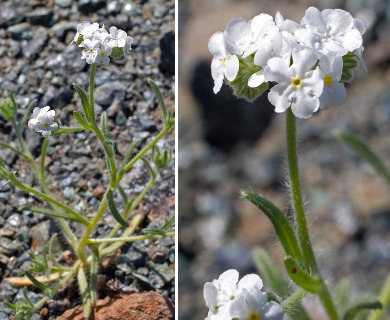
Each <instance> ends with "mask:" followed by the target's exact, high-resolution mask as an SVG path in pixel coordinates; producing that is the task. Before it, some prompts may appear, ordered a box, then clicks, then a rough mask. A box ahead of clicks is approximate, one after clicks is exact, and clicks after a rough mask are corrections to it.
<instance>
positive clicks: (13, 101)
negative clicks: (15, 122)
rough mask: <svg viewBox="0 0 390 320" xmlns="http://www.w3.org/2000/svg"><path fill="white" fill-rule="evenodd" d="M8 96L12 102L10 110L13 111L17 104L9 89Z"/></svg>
mask: <svg viewBox="0 0 390 320" xmlns="http://www.w3.org/2000/svg"><path fill="white" fill-rule="evenodd" d="M8 98H9V99H10V100H11V102H12V107H11V108H12V111H13V113H14V112H15V111H16V110H17V109H18V105H17V104H16V101H15V98H14V95H13V93H12V92H11V91H9V92H8Z"/></svg>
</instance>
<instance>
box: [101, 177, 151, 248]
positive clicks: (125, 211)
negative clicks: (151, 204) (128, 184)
mask: <svg viewBox="0 0 390 320" xmlns="http://www.w3.org/2000/svg"><path fill="white" fill-rule="evenodd" d="M154 183H155V180H154V178H153V177H151V178H150V180H149V181H148V183H147V184H146V186H145V188H144V189H143V190H142V192H141V193H140V194H139V195H138V197H137V198H135V200H134V201H132V202H131V201H129V202H128V203H127V205H126V206H125V208H124V209H123V212H122V218H123V219H124V220H126V219H127V218H128V216H129V214H130V212H132V211H133V210H134V209H135V208H137V207H138V205H139V204H140V202H141V201H142V199H143V198H144V197H145V195H146V194H147V193H148V192H149V190H150V189H151V188H152V187H153V186H154ZM121 227H122V225H121V224H120V223H117V224H116V226H115V227H114V228H113V229H112V230H111V232H110V234H109V235H108V238H112V237H114V236H115V234H116V233H117V232H118V231H119V229H120V228H121ZM106 245H107V244H106V243H103V244H102V245H101V246H100V247H99V250H103V249H104V248H105V247H106Z"/></svg>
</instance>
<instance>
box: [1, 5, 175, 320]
mask: <svg viewBox="0 0 390 320" xmlns="http://www.w3.org/2000/svg"><path fill="white" fill-rule="evenodd" d="M174 19H175V3H174V1H173V0H160V1H159V0H149V1H148V0H135V1H122V0H118V1H104V0H81V1H72V0H53V1H39V0H27V1H1V2H0V98H4V97H5V96H6V93H7V92H8V91H12V92H13V93H14V96H15V99H16V101H17V103H18V105H19V106H20V110H19V111H18V113H19V114H20V116H22V115H23V114H24V112H25V108H26V106H27V104H28V103H29V102H30V101H31V100H33V99H36V100H37V101H38V103H37V106H39V107H43V106H46V105H49V106H51V108H52V109H54V110H55V111H56V116H58V117H59V119H60V121H61V122H62V123H64V124H69V125H75V120H74V119H73V116H72V112H73V111H74V110H81V105H80V101H79V99H78V96H77V94H76V92H75V91H74V90H73V88H72V83H74V82H76V83H78V84H80V85H82V86H86V85H87V84H88V79H89V68H88V65H87V64H86V63H85V61H84V60H81V59H80V57H81V53H80V50H79V48H77V46H75V45H72V46H69V43H70V42H71V41H72V39H73V37H74V35H75V32H76V26H77V24H78V23H79V22H82V21H84V20H89V21H91V22H99V24H104V25H105V27H106V28H107V29H108V28H109V27H110V26H113V25H115V26H117V27H118V28H121V29H123V30H125V31H126V32H128V34H129V35H130V36H132V37H133V39H134V43H133V49H132V53H131V56H130V57H128V58H127V59H121V60H117V61H115V62H110V64H108V65H107V66H99V67H98V68H97V73H96V81H95V84H96V90H95V98H96V112H97V114H99V113H100V112H101V111H102V110H105V111H106V112H107V115H108V118H109V126H110V129H111V130H112V135H113V136H114V138H115V148H116V151H117V156H118V159H119V160H120V159H122V157H123V155H124V154H125V152H126V151H127V148H128V146H129V144H130V143H131V141H132V140H133V139H134V138H139V139H140V140H141V143H140V144H139V145H138V146H137V148H138V149H141V148H142V147H143V146H144V145H146V144H147V142H148V141H150V140H151V139H152V138H153V137H154V136H155V135H156V134H157V132H158V131H159V130H160V129H161V128H162V112H161V111H160V108H158V107H157V101H156V99H155V97H154V94H153V92H152V90H151V89H150V88H149V86H148V85H147V79H148V78H151V79H152V80H154V81H155V82H156V84H157V85H158V86H159V88H160V89H161V92H162V95H163V97H164V99H165V101H166V104H167V107H168V108H170V109H171V110H174V99H175V97H174V83H175V77H174V38H175V36H174ZM173 132H174V131H172V132H171V133H170V134H168V135H167V136H166V137H165V138H164V139H162V140H161V143H160V147H161V148H162V149H167V150H170V151H172V153H173V154H172V160H171V162H170V164H169V166H168V167H167V168H166V169H165V170H164V172H163V175H167V176H169V175H172V174H173V173H174V162H175V156H174V144H175V143H174V133H173ZM24 135H25V138H26V141H27V145H28V146H29V148H30V150H31V151H32V153H33V154H34V155H35V156H38V155H39V153H40V149H41V143H42V139H41V138H40V137H39V136H38V135H36V134H34V133H33V132H32V131H30V130H26V131H25V132H24ZM0 141H4V142H7V143H11V144H12V145H14V146H15V147H17V146H18V144H17V142H16V137H15V134H14V131H13V130H12V128H11V126H10V124H9V123H7V121H5V120H4V119H2V118H0ZM0 157H1V158H2V159H4V160H5V161H6V163H7V165H8V166H9V167H10V168H12V169H13V170H16V171H17V175H18V177H19V178H20V179H21V180H22V181H25V182H28V183H34V181H33V179H32V177H31V174H30V172H29V169H28V167H27V166H26V163H25V162H24V161H23V160H22V159H20V158H19V157H18V156H15V155H13V154H12V153H11V152H9V151H8V150H6V149H0ZM46 169H47V174H48V178H47V182H48V185H49V188H50V190H51V191H52V192H53V195H54V196H55V197H56V198H57V199H60V201H63V202H64V203H66V204H68V205H69V206H71V207H74V208H77V209H78V210H79V211H80V212H84V213H85V215H86V216H88V217H90V216H91V214H93V212H94V211H95V210H96V208H97V206H98V205H99V197H101V196H102V194H103V192H104V187H105V185H106V183H107V179H106V170H105V162H104V159H103V157H102V154H101V150H100V147H99V144H98V141H97V140H96V138H95V137H94V136H93V135H92V134H89V133H83V132H81V133H76V134H69V135H64V136H61V137H55V138H51V140H50V144H49V148H48V157H47V163H46ZM148 178H149V177H148V172H147V169H146V167H145V166H144V165H143V164H142V163H141V162H139V163H137V164H136V166H135V169H134V170H132V171H131V173H129V174H127V175H126V176H125V177H124V179H123V181H122V184H121V185H122V187H123V188H124V189H125V191H126V193H128V194H133V195H137V194H139V193H140V192H141V191H142V189H143V186H144V185H145V183H146V182H147V180H148ZM0 199H1V200H0V212H1V215H0V302H3V301H10V302H16V301H18V300H19V299H20V298H21V297H22V289H20V288H14V287H11V286H10V285H9V284H8V282H7V280H6V279H7V278H8V277H11V276H12V277H15V276H23V275H24V272H25V271H26V270H28V269H29V266H30V258H29V255H30V254H32V253H33V254H36V253H38V252H39V251H40V250H42V247H43V245H44V243H45V242H47V239H49V238H50V237H51V235H52V234H53V233H54V232H58V227H57V225H56V223H55V222H53V221H52V220H48V219H47V217H45V216H43V215H41V214H32V213H31V212H28V211H23V212H19V211H18V208H19V207H20V206H21V205H26V204H28V205H35V206H36V205H42V203H40V202H39V201H38V200H37V199H36V198H34V197H31V196H29V195H28V194H26V193H25V192H21V191H19V190H17V189H16V188H14V187H13V186H12V185H11V184H7V185H6V186H5V187H3V188H1V190H0ZM174 205H175V194H174V180H173V179H170V180H167V181H166V182H164V183H162V184H160V185H159V186H157V187H155V188H154V189H152V190H151V192H149V194H148V195H147V196H146V197H145V199H144V201H143V202H142V204H141V205H140V206H139V207H138V208H137V210H136V211H137V212H140V213H144V214H145V216H146V219H145V221H144V223H143V225H142V227H144V228H146V227H148V228H155V227H159V226H162V225H163V224H164V223H165V222H166V221H167V220H168V219H169V217H170V216H171V215H173V214H174ZM114 223H115V220H114V219H113V217H112V216H111V215H110V214H106V215H105V216H104V218H103V220H102V221H101V223H100V224H99V226H98V228H97V229H96V232H95V234H94V236H96V237H98V236H100V235H104V234H107V233H108V232H109V231H110V226H113V225H114ZM72 228H73V229H74V232H75V233H76V234H77V233H80V232H81V231H82V230H79V229H77V226H76V224H72ZM174 248H175V246H174V239H163V240H160V241H142V242H136V243H134V244H132V245H125V246H124V247H122V253H121V254H120V255H119V256H118V257H117V258H116V259H115V260H114V262H113V263H112V265H111V267H109V268H108V269H106V270H105V271H104V272H102V274H101V276H100V278H101V283H102V285H101V288H100V297H101V298H103V297H104V296H106V295H109V294H114V293H118V292H122V293H123V292H127V291H129V290H130V291H131V290H139V291H149V290H153V291H157V292H159V293H162V294H163V295H165V296H167V297H169V298H171V299H172V301H175V300H174V299H175V292H174V283H175V280H174V271H173V270H174V266H175V250H174ZM65 249H66V247H63V248H62V250H65ZM41 297H42V293H41V292H39V291H35V290H33V292H32V293H31V299H32V300H33V301H36V300H39V299H40V298H41ZM80 302H81V298H80V296H79V292H78V290H76V289H75V286H74V285H70V286H68V287H67V288H65V290H62V291H61V292H60V293H59V294H58V296H56V297H54V298H53V299H51V300H50V301H49V303H48V304H47V306H45V308H44V309H45V313H46V315H45V316H43V315H42V319H56V317H57V316H59V315H60V314H61V313H62V312H63V311H64V310H67V309H68V308H71V307H73V306H75V305H77V304H79V303H80ZM10 314H11V312H10V311H9V310H8V309H7V308H5V307H4V305H3V304H1V305H0V319H12V318H13V317H12V316H11V315H10ZM39 318H41V317H40V316H37V317H35V318H34V319H39Z"/></svg>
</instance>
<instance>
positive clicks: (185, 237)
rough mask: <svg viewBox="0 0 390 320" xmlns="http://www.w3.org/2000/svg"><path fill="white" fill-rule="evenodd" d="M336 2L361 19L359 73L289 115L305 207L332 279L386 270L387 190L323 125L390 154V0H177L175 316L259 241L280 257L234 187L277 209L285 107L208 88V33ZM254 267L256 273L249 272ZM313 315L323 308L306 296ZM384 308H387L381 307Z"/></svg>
mask: <svg viewBox="0 0 390 320" xmlns="http://www.w3.org/2000/svg"><path fill="white" fill-rule="evenodd" d="M311 5H313V6H316V7H318V8H319V9H325V8H343V9H345V10H348V11H350V12H351V14H352V15H353V16H355V17H359V18H361V19H363V20H364V21H365V22H366V24H367V27H368V31H367V33H366V34H365V36H364V41H365V48H366V50H365V52H364V57H365V59H366V62H367V67H368V72H367V73H365V72H364V70H363V69H362V68H358V69H357V70H356V74H355V79H354V81H353V83H351V84H350V85H348V88H347V95H348V97H347V101H346V103H345V105H344V106H342V107H340V108H331V109H329V110H326V111H324V112H322V113H321V114H320V115H318V116H313V117H311V118H310V119H308V120H304V121H298V128H299V129H298V130H299V136H300V137H301V139H300V145H299V152H300V159H299V160H300V168H301V181H302V185H303V192H304V195H305V198H306V201H307V204H306V211H307V215H308V220H309V228H310V231H311V235H312V241H313V245H314V250H315V253H316V255H317V259H318V264H319V266H320V267H321V271H322V273H323V275H324V276H325V277H326V279H327V280H328V281H329V282H330V283H331V287H332V284H337V283H338V282H339V281H340V279H342V278H344V277H347V278H349V279H350V281H351V283H352V291H351V294H352V295H353V296H354V298H355V301H356V299H358V298H359V297H367V296H375V294H376V293H377V291H378V290H379V289H380V287H381V285H382V283H383V281H384V279H385V278H386V276H387V274H388V272H389V271H390V233H389V228H390V196H389V194H390V190H389V187H388V186H387V185H386V183H385V182H384V181H383V180H382V179H381V178H380V177H379V176H378V175H377V174H376V173H375V172H374V170H373V169H372V168H371V167H370V166H369V165H368V164H367V163H365V162H364V161H363V160H362V159H361V158H359V157H358V156H357V155H356V154H355V153H354V152H353V151H351V150H350V149H349V148H348V147H346V146H345V145H344V144H343V142H341V141H340V140H338V138H336V137H335V136H334V132H335V131H337V130H346V131H349V132H353V133H355V134H357V135H359V136H360V137H361V138H363V139H364V140H365V141H367V142H368V143H369V144H370V146H371V147H372V148H373V149H374V150H375V151H376V152H377V153H378V154H379V155H380V157H381V158H382V159H383V160H384V161H385V163H386V164H388V165H390V139H389V134H390V89H389V83H390V2H389V1H384V0H376V1H368V0H367V1H364V0H349V1H336V0H327V1H275V0H274V1H264V0H262V1H234V0H231V1H226V0H225V1H223V0H219V1H210V0H198V1H189V0H182V1H179V52H180V55H179V122H178V123H179V153H178V157H179V161H178V163H179V226H180V227H179V230H180V232H179V284H180V286H179V292H178V299H179V301H178V303H179V318H180V320H191V319H194V320H195V319H203V318H205V317H206V315H207V308H206V306H205V304H204V300H203V285H204V283H205V282H207V281H212V280H213V279H215V278H218V276H219V275H220V274H221V273H222V272H223V271H225V270H227V269H230V268H236V269H238V270H239V271H240V273H241V275H242V276H243V275H244V274H246V273H250V272H256V269H255V268H254V263H253V260H252V251H253V249H254V248H255V247H261V248H264V249H266V250H267V252H268V253H269V254H270V255H271V257H272V258H273V259H274V261H275V262H277V263H278V264H279V267H280V269H281V270H283V267H282V261H283V258H284V255H283V250H282V249H281V247H280V245H279V243H278V240H277V238H276V236H275V234H274V231H273V228H272V226H271V225H270V223H269V222H268V220H267V218H265V216H264V215H263V214H262V213H261V212H260V211H259V210H258V209H257V208H255V207H254V206H253V205H251V204H250V203H248V202H247V201H245V200H243V199H241V198H240V196H239V191H240V190H241V189H250V190H253V191H256V192H259V193H261V194H263V195H265V196H266V197H268V198H269V199H271V200H272V201H273V202H274V203H276V204H277V205H278V206H279V207H280V208H282V209H283V210H284V211H285V212H288V211H289V210H290V209H289V196H288V189H287V187H286V180H287V176H286V173H287V167H286V157H285V142H284V140H285V133H284V126H285V124H284V120H285V119H284V114H276V113H275V112H274V107H273V106H272V105H270V104H269V103H268V102H267V98H266V96H265V97H263V98H262V99H259V100H257V101H255V102H254V103H253V104H249V103H246V102H245V101H242V100H236V99H235V98H234V97H233V96H232V94H231V92H230V89H229V88H227V87H226V86H224V87H223V88H222V90H221V91H220V92H219V93H218V94H217V95H214V93H213V91H212V88H213V81H212V78H211V72H210V63H211V59H212V56H211V55H210V53H209V52H208V48H207V44H208V40H209V38H210V36H211V35H212V34H213V33H214V32H216V31H223V30H224V29H225V26H226V24H227V22H228V21H229V20H230V19H232V18H235V17H242V18H245V19H251V18H253V17H254V16H256V15H257V14H260V13H268V14H270V15H272V16H274V15H275V13H276V12H277V11H280V12H281V13H282V15H283V16H284V17H285V18H289V19H293V20H295V21H298V22H300V20H301V18H302V17H303V15H304V12H305V10H306V9H307V8H308V7H309V6H311ZM260 274H261V273H260ZM304 303H305V305H306V306H307V307H308V308H309V309H310V312H311V314H312V316H313V319H317V320H322V319H326V317H325V316H324V315H323V313H322V311H321V308H320V307H319V305H318V302H317V301H316V300H315V299H314V298H312V297H310V296H309V297H307V298H306V299H305V300H304ZM387 319H390V316H388V317H387Z"/></svg>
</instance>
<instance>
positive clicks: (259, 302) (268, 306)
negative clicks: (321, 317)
mask: <svg viewBox="0 0 390 320" xmlns="http://www.w3.org/2000/svg"><path fill="white" fill-rule="evenodd" d="M238 278H239V274H238V271H237V270H234V269H231V270H227V271H225V272H224V273H222V274H221V275H220V276H219V278H218V280H213V282H206V284H205V285H204V291H203V293H204V299H205V301H206V305H207V307H208V308H209V313H208V316H207V318H206V320H231V319H233V318H234V319H237V320H247V319H257V320H260V319H261V320H282V319H283V309H282V307H281V306H280V304H278V303H276V302H274V301H269V302H267V294H266V293H265V292H262V291H261V289H262V287H263V281H262V280H261V278H260V277H259V276H258V275H256V274H248V275H246V276H244V277H243V278H242V279H241V280H240V281H238Z"/></svg>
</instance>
